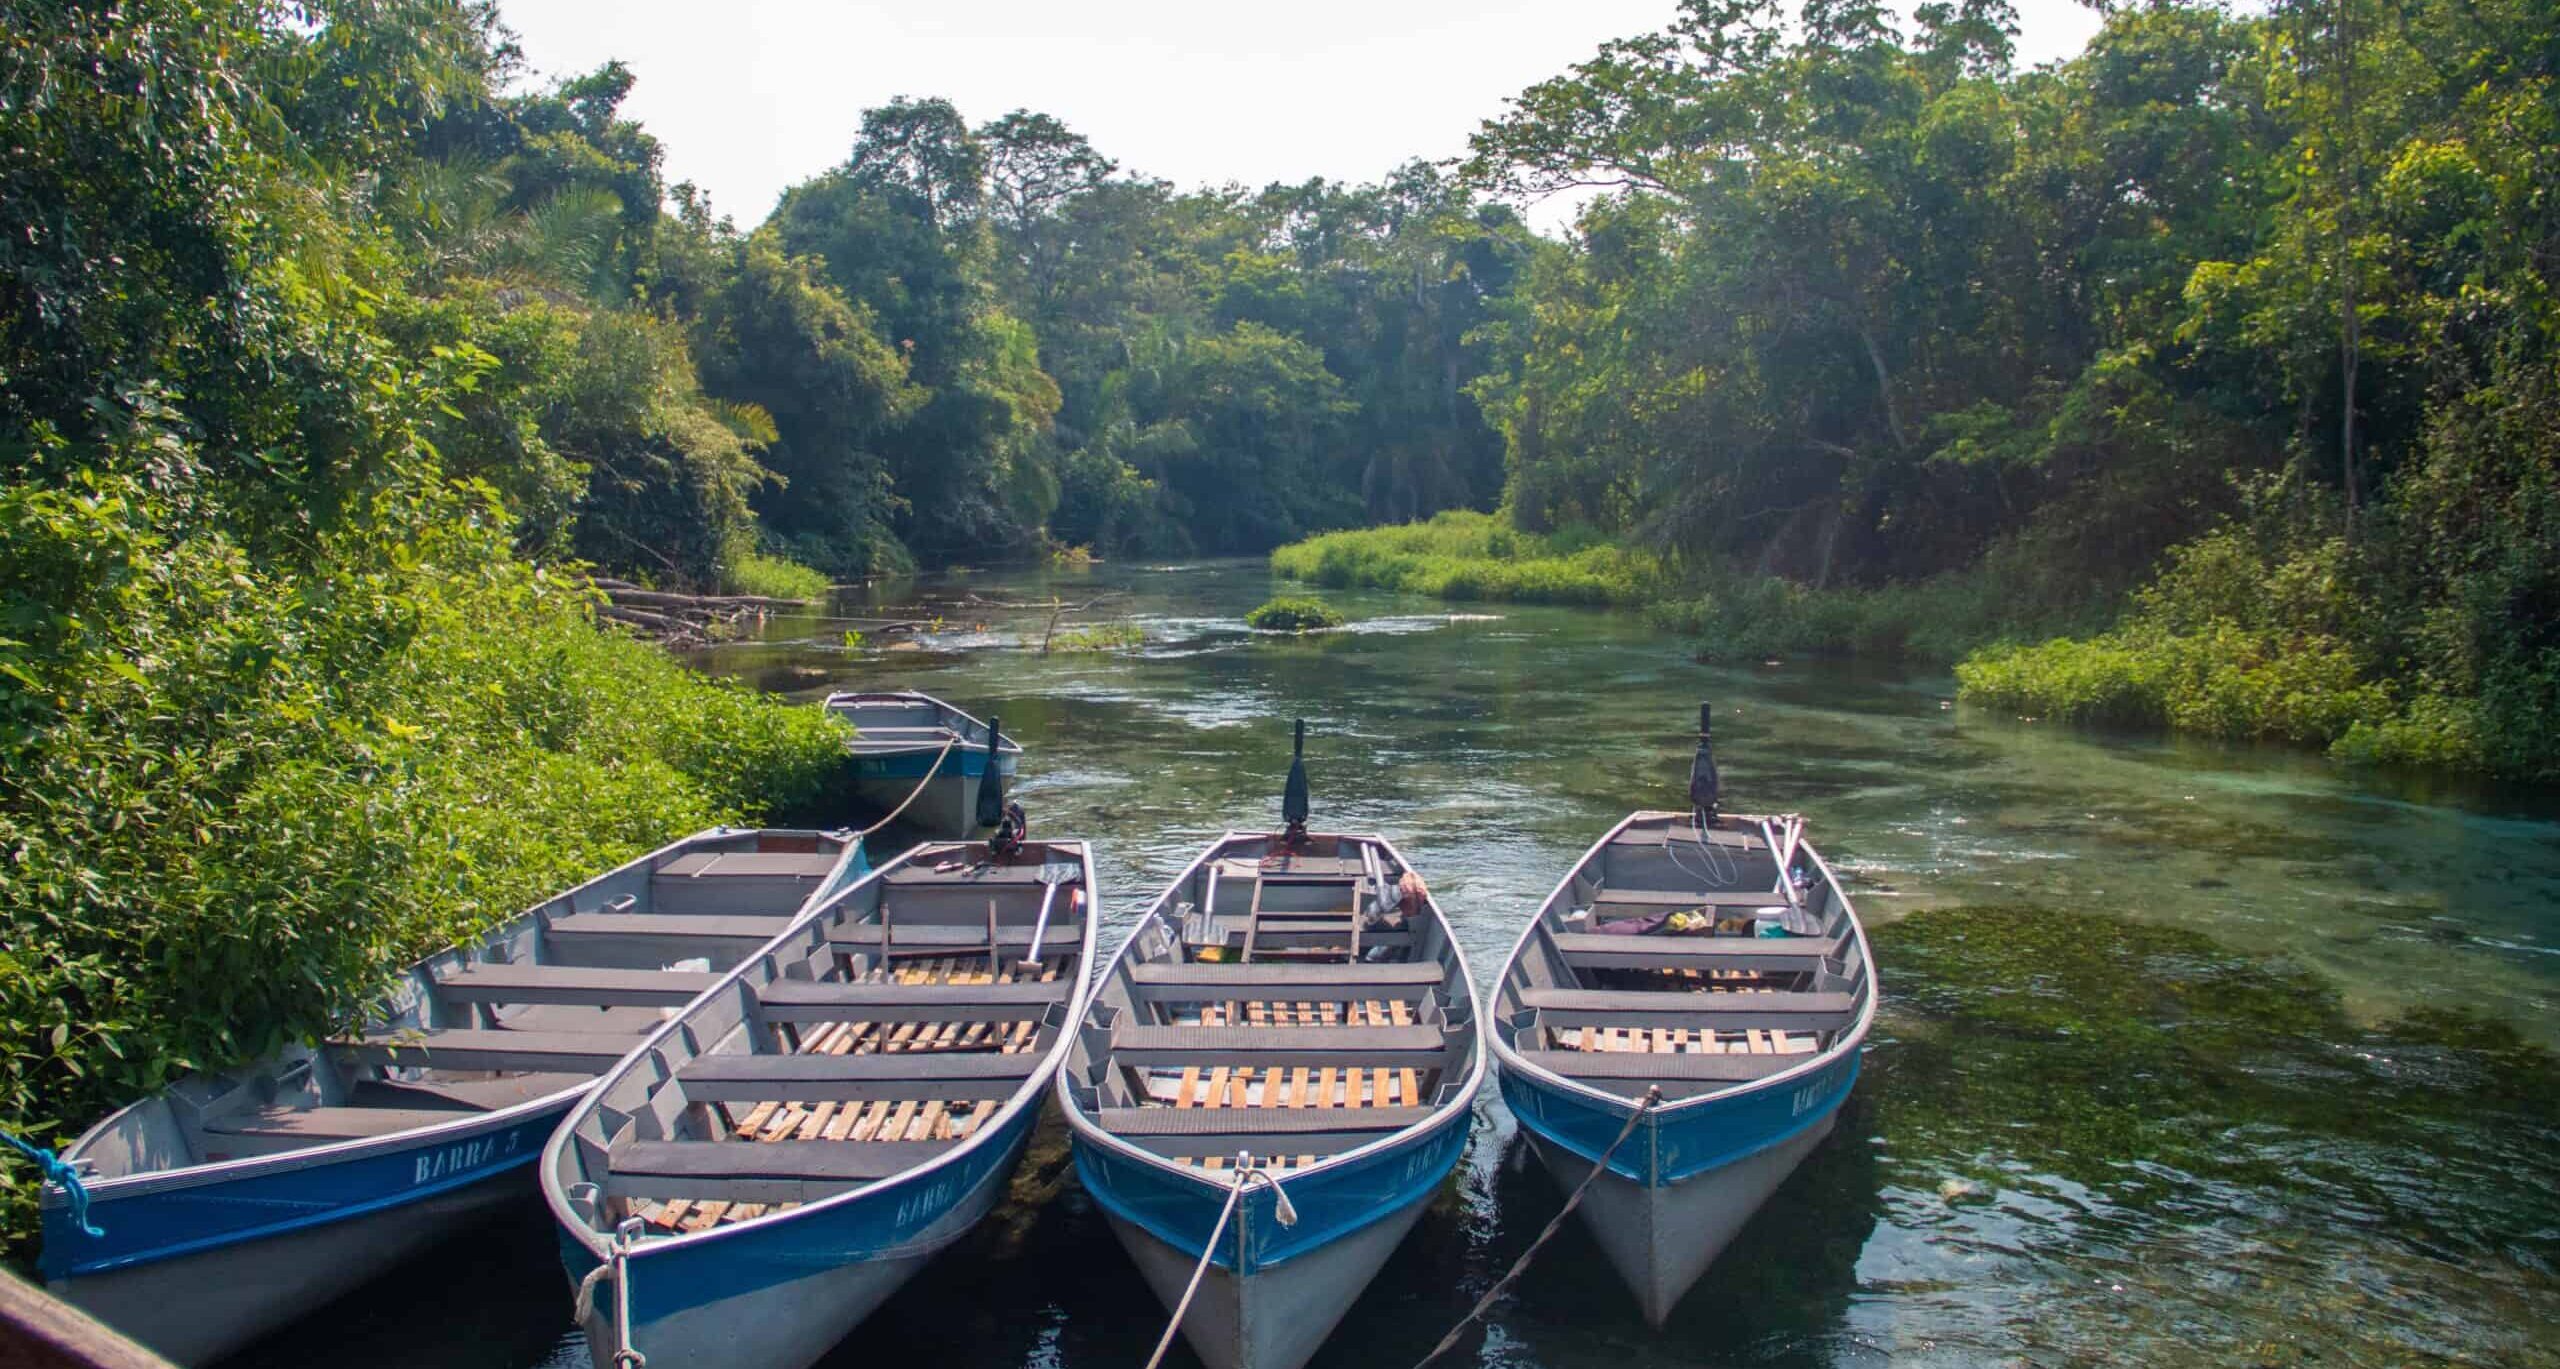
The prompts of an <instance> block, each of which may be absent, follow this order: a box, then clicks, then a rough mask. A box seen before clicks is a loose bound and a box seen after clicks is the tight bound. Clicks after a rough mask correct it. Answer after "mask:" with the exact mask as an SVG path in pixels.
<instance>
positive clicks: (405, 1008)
mask: <svg viewBox="0 0 2560 1369" xmlns="http://www.w3.org/2000/svg"><path fill="white" fill-rule="evenodd" d="M845 847H846V843H845V841H844V840H843V839H841V838H839V837H836V836H832V835H827V834H821V833H816V832H787V831H765V832H752V831H750V832H723V833H716V834H706V835H703V836H699V837H695V838H690V839H687V840H686V841H682V842H678V843H675V844H674V845H672V846H669V847H668V848H666V849H664V850H661V851H658V852H655V853H653V854H651V855H650V856H647V857H644V858H643V859H641V860H640V861H637V862H634V863H633V864H631V865H628V866H625V867H623V868H622V869H619V870H616V871H613V872H611V873H609V874H607V875H605V876H603V877H601V878H599V879H596V880H594V881H591V882H590V883H588V884H586V885H583V886H581V887H580V888H578V889H576V890H573V891H571V892H570V893H567V894H563V895H561V896H560V897H558V898H556V899H553V900H552V901H551V902H549V903H546V904H544V905H541V906H540V907H537V908H535V909H534V910H533V911H532V912H530V913H528V914H526V915H525V916H523V917H520V918H517V919H515V920H514V921H512V922H509V923H507V924H505V925H503V926H501V927H499V928H497V929H495V930H493V931H491V932H489V933H488V934H486V935H485V936H483V937H482V938H480V939H479V940H477V941H475V942H473V943H470V944H468V945H464V946H458V947H455V948H454V949H452V950H449V951H446V952H444V953H442V954H440V955H437V956H435V957H432V958H430V959H428V960H426V961H424V962H421V963H420V964H419V965H418V966H417V967H415V968H414V969H413V970H412V971H411V972H410V973H409V975H408V976H406V977H405V978H404V979H403V980H402V981H401V982H400V984H399V986H398V987H397V989H396V990H395V992H394V994H393V996H392V998H391V1000H390V1001H389V1003H388V1004H387V1006H386V1007H385V1008H384V1010H383V1011H381V1012H380V1013H379V1014H377V1016H376V1017H375V1018H374V1019H373V1021H372V1022H371V1023H369V1024H368V1025H367V1027H366V1028H365V1029H364V1030H361V1031H358V1032H352V1033H349V1034H347V1035H344V1036H340V1037H337V1038H334V1039H331V1040H329V1041H327V1042H325V1043H323V1044H322V1046H321V1047H320V1049H319V1050H318V1051H316V1052H311V1053H303V1052H300V1051H297V1052H294V1053H292V1054H291V1055H289V1056H288V1057H287V1058H286V1059H285V1060H284V1061H283V1062H282V1063H281V1064H280V1066H279V1067H278V1068H276V1069H274V1070H273V1071H272V1072H268V1071H256V1072H251V1073H248V1074H244V1075H234V1076H199V1077H195V1078H191V1079H188V1080H185V1081H182V1082H181V1083H180V1084H179V1085H177V1086H174V1087H173V1088H172V1089H170V1090H169V1091H168V1092H167V1093H166V1094H164V1095H163V1098H164V1099H165V1107H164V1108H159V1109H151V1108H146V1109H143V1110H141V1111H140V1112H138V1113H136V1114H135V1115H134V1116H133V1117H132V1119H131V1120H132V1122H133V1124H134V1126H136V1127H137V1128H139V1129H140V1134H137V1135H134V1136H128V1137H124V1138H115V1137H101V1138H100V1140H101V1142H102V1144H100V1145H98V1146H96V1147H94V1148H93V1153H91V1154H89V1155H87V1156H86V1157H85V1158H89V1159H91V1160H92V1161H93V1162H94V1163H93V1171H94V1172H95V1173H96V1174H97V1175H98V1176H99V1177H101V1178H112V1177H116V1176H117V1175H118V1174H123V1173H135V1172H141V1171H142V1170H145V1169H160V1168H175V1167H179V1166H182V1165H186V1164H195V1163H212V1162H217V1161H224V1160H236V1159H246V1158H249V1157H252V1156H261V1155H273V1154H278V1153H283V1152H290V1151H296V1150H304V1149H308V1148H311V1147H313V1146H320V1145H329V1144H334V1143H337V1142H342V1141H353V1140H363V1139H367V1138H372V1137H380V1136H391V1135H397V1134H399V1133H402V1132H406V1131H412V1130H416V1129H418V1128H421V1127H426V1126H433V1125H437V1124H440V1123H445V1122H450V1121H453V1120H455V1118H456V1117H458V1116H463V1115H468V1114H472V1113H481V1112H492V1111H497V1110H500V1109H503V1108H508V1107H512V1106H514V1105H516V1104H519V1103H527V1102H532V1101H534V1100H536V1099H540V1098H544V1097H547V1096H550V1095H553V1094H556V1093H559V1092H561V1091H562V1090H564V1089H571V1088H576V1087H579V1086H581V1085H582V1084H584V1083H586V1082H587V1081H589V1080H592V1079H594V1078H596V1077H597V1076H599V1075H602V1074H603V1073H604V1072H605V1071H606V1070H608V1069H611V1068H612V1067H613V1065H614V1064H615V1062H617V1061H619V1060H620V1059H621V1058H622V1056H623V1055H624V1054H625V1053H626V1052H628V1051H629V1050H630V1049H631V1048H632V1046H633V1045H634V1044H636V1042H637V1040H638V1038H639V1037H641V1036H643V1035H645V1034H646V1033H648V1032H650V1031H652V1030H655V1029H656V1028H657V1027H658V1026H659V1025H660V1024H662V1023H663V1022H664V1021H665V1020H666V1018H667V1016H668V1015H669V1014H670V1013H672V1012H674V1011H675V1010H676V1009H679V1008H681V1007H683V1006H684V1005H685V1004H686V1003H688V1002H690V1001H691V1000H692V999H693V998H694V996H695V995H697V994H699V993H701V992H702V991H703V990H705V989H708V988H710V987H711V985H712V984H713V983H714V982H715V981H716V980H717V978H718V976H717V974H716V973H715V971H717V970H724V969H726V968H728V967H729V966H731V965H734V964H736V963H737V962H738V961H739V960H740V959H742V958H744V957H745V956H746V955H747V954H749V953H751V952H752V951H754V950H755V949H756V948H757V947H759V946H761V945H763V944H764V943H765V942H766V941H769V940H771V939H772V938H773V937H775V936H777V935H779V934H780V933H781V932H782V930H783V929H784V928H785V927H787V926H789V925H790V921H791V918H792V916H793V915H794V914H795V913H796V912H797V911H798V910H799V909H800V907H801V906H802V904H803V903H805V902H806V901H807V900H808V899H809V898H810V896H811V895H812V894H814V893H815V892H817V890H818V889H819V888H820V886H821V885H822V884H823V883H824V882H825V881H826V880H827V878H828V877H829V875H830V874H831V873H833V872H834V871H835V870H836V868H837V865H838V860H839V857H840V856H841V855H842V854H843V853H844V850H845ZM146 1157H151V1158H152V1159H155V1160H156V1162H147V1161H146Z"/></svg>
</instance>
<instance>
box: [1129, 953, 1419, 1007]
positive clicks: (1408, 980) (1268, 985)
mask: <svg viewBox="0 0 2560 1369" xmlns="http://www.w3.org/2000/svg"><path fill="white" fill-rule="evenodd" d="M1447 977H1448V971H1447V970H1446V969H1445V968H1443V967H1442V966H1440V965H1437V964H1434V963H1432V962H1430V961H1422V962H1419V963H1403V962H1398V963H1391V964H1383V965H1378V964H1360V965H1305V964H1295V965H1293V964H1285V963H1281V964H1274V963H1267V962H1266V963H1255V964H1233V965H1230V964H1226V963H1224V962H1215V961H1213V962H1194V963H1191V964H1184V965H1174V964H1146V965H1132V966H1130V967H1129V989H1130V996H1131V997H1132V998H1134V999H1136V1000H1137V1001H1138V1002H1141V1003H1201V1002H1230V1001H1234V1002H1242V1001H1249V1000H1272V1001H1280V1002H1308V1003H1351V1002H1366V1001H1369V1000H1372V999H1394V1000H1399V1001H1403V1002H1408V1003H1410V1002H1417V1001H1420V1000H1422V999H1425V998H1429V997H1430V996H1431V994H1432V993H1433V991H1435V990H1437V989H1438V988H1439V987H1440V986H1441V984H1442V982H1443V981H1444V980H1446V979H1447Z"/></svg>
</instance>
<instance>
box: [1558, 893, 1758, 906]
mask: <svg viewBox="0 0 2560 1369" xmlns="http://www.w3.org/2000/svg"><path fill="white" fill-rule="evenodd" d="M1591 902H1592V903H1593V904H1594V905H1595V906H1600V907H1609V906H1617V907H1628V906H1644V907H1660V908H1783V907H1785V906H1787V896H1786V895H1785V894H1782V893H1779V892H1778V891H1776V890H1775V889H1710V890H1703V891H1700V890H1690V889H1602V890H1601V891H1600V892H1598V893H1596V894H1593V895H1592V896H1591Z"/></svg>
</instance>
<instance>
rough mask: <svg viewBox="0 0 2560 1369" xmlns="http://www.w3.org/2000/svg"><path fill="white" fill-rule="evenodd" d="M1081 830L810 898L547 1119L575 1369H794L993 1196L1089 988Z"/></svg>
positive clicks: (904, 859) (548, 1180)
mask: <svg viewBox="0 0 2560 1369" xmlns="http://www.w3.org/2000/svg"><path fill="white" fill-rule="evenodd" d="M1097 908H1098V899H1097V897H1096V893H1095V884H1094V875H1093V863H1092V857H1091V854H1090V852H1089V851H1088V850H1087V848H1086V846H1085V844H1084V843H1082V842H1077V841H1053V842H1045V843H1042V842H1030V843H1013V842H1008V843H1005V844H1003V845H991V844H990V843H987V842H934V843H926V844H924V845H920V846H917V847H915V848H913V849H911V850H909V851H908V852H907V853H906V854H904V855H902V856H899V857H898V858H897V859H895V860H892V861H890V862H888V863H887V864H885V865H883V866H881V867H880V868H879V869H878V870H876V871H874V872H873V873H872V874H871V875H870V876H869V877H868V878H866V879H864V880H862V881H860V882H859V883H856V884H854V885H852V886H851V887H849V888H847V889H845V890H843V891H841V892H839V893H837V894H836V895H834V896H833V897H832V898H830V899H828V900H827V901H825V902H824V903H822V904H820V905H817V906H816V907H813V908H812V909H811V910H810V912H809V913H808V915H807V916H806V917H804V918H803V919H802V920H801V921H800V922H799V923H798V924H797V925H795V926H794V927H793V928H792V929H791V930H790V931H788V932H786V933H784V934H783V935H782V936H781V937H780V938H779V939H777V940H776V941H774V942H773V943H772V944H771V945H770V946H767V947H766V948H765V949H764V950H762V951H761V952H759V953H757V954H756V955H755V956H754V957H753V958H751V959H749V960H748V961H747V962H746V963H744V964H742V965H740V966H739V967H738V968H737V969H736V970H734V971H732V972H731V973H730V974H729V975H728V976H726V977H725V978H724V979H722V980H721V981H720V983H719V984H718V986H717V987H715V988H714V989H712V990H711V991H710V992H709V993H707V994H705V995H704V996H703V997H702V998H701V999H699V1000H697V1001H696V1002H695V1003H694V1004H693V1006H692V1007H690V1008H689V1009H687V1010H686V1011H685V1012H684V1013H683V1014H682V1015H681V1016H679V1017H678V1018H677V1019H676V1020H674V1021H672V1022H670V1023H668V1024H667V1025H666V1027H665V1028H664V1029H663V1030H661V1031H660V1032H659V1033H658V1034H657V1035H656V1036H655V1037H653V1038H652V1039H650V1040H649V1041H648V1042H647V1043H646V1044H644V1045H643V1046H641V1047H640V1048H639V1049H638V1050H637V1051H635V1052H634V1053H633V1054H632V1055H631V1057H630V1058H629V1059H627V1060H625V1061H624V1062H623V1063H622V1064H621V1065H620V1066H619V1067H618V1068H616V1069H615V1070H614V1071H613V1073H612V1074H610V1075H609V1076H608V1077H607V1078H606V1079H605V1080H604V1082H603V1083H602V1084H601V1085H600V1086H599V1087H598V1088H597V1089H596V1091H595V1092H594V1094H593V1095H592V1096H590V1097H589V1099H588V1100H587V1101H586V1102H585V1103H584V1104H582V1105H581V1106H580V1107H579V1108H578V1109H577V1111H575V1112H574V1113H573V1114H572V1115H571V1116H570V1117H569V1119H568V1120H567V1122H566V1123H565V1124H563V1125H562V1126H561V1128H560V1129H559V1130H558V1132H557V1133H555V1134H554V1135H553V1137H552V1139H551V1141H550V1144H549V1147H548V1148H547V1149H546V1150H545V1152H544V1154H543V1160H542V1178H543V1193H544V1197H545V1198H546V1200H547V1201H548V1202H549V1203H550V1205H551V1210H552V1213H553V1216H554V1217H555V1218H556V1219H557V1220H558V1223H559V1226H560V1230H561V1250H562V1257H563V1260H564V1262H565V1263H566V1264H567V1266H568V1270H569V1274H570V1277H571V1278H572V1279H573V1280H575V1281H576V1283H577V1287H578V1299H577V1315H578V1320H579V1323H580V1325H581V1327H582V1328H583V1329H584V1330H585V1332H586V1335H587V1339H588V1344H589V1346H590V1348H591V1351H592V1354H593V1358H594V1361H595V1363H597V1364H599V1365H608V1364H615V1363H622V1362H627V1356H628V1355H629V1354H630V1353H634V1352H636V1353H637V1354H639V1355H645V1356H646V1357H647V1358H648V1359H649V1360H650V1361H651V1362H653V1363H658V1364H711V1363H735V1364H752V1365H755V1366H757V1369H796V1366H800V1365H805V1364H807V1363H809V1362H810V1361H812V1360H815V1359H816V1358H818V1357H819V1356H820V1355H822V1354H824V1353H826V1351H827V1350H828V1349H829V1348H830V1347H832V1346H834V1345H835V1344H836V1343H837V1342H838V1341H840V1340H842V1339H843V1338H844V1337H845V1336H846V1334H847V1333H849V1332H851V1331H852V1330H853V1328H854V1327H855V1326H856V1325H857V1324H859V1323H860V1322H861V1321H862V1319H863V1318H864V1317H865V1316H867V1315H869V1313H870V1312H871V1310H872V1309H873V1308H875V1307H877V1306H878V1305H879V1304H880V1303H881V1302H882V1301H883V1300H885V1299H886V1298H888V1297H889V1296H890V1295H891V1294H892V1293H894V1292H896V1291H897V1289H898V1287H899V1286H900V1285H901V1284H903V1283H905V1282H906V1280H907V1279H908V1278H909V1277H911V1276H912V1275H913V1274H914V1273H915V1272H916V1271H917V1270H918V1269H920V1268H922V1267H923V1265H924V1263H925V1261H927V1260H929V1259H930V1258H932V1256H933V1255H934V1254H935V1253H936V1252H937V1251H939V1250H941V1249H942V1248H944V1247H946V1246H948V1245H950V1244H951V1243H952V1242H954V1241H956V1240H958V1239H959V1238H960V1237H961V1236H963V1235H965V1234H966V1233H967V1232H968V1230H969V1229H970V1228H971V1227H972V1226H974V1225H975V1224H976V1223H977V1222H978V1220H979V1219H980V1218H981V1217H983V1216H985V1215H986V1213H987V1212H988V1210H989V1209H991V1208H992V1207H993V1206H994V1205H995V1203H996V1201H997V1200H998V1199H999V1198H1000V1197H1001V1196H1002V1195H1003V1193H1004V1190H1005V1186H1006V1183H1007V1182H1008V1180H1009V1178H1010V1176H1011V1175H1012V1172H1013V1170H1014V1167H1015V1165H1016V1164H1017V1163H1018V1162H1019V1160H1020V1159H1021V1156H1022V1151H1023V1144H1024V1141H1025V1140H1026V1139H1027V1137H1028V1136H1029V1134H1030V1131H1031V1127H1032V1124H1033V1123H1034V1122H1035V1121H1036V1120H1037V1118H1038V1116H1039V1112H1040V1107H1041V1104H1042V1102H1043V1101H1044V1099H1045V1098H1046V1096H1047V1090H1048V1087H1049V1080H1050V1077H1051V1076H1052V1075H1053V1074H1055V1073H1056V1071H1057V1068H1058V1064H1059V1061H1060V1059H1061V1058H1062V1057H1063V1055H1064V1053H1065V1046H1066V1041H1067V1037H1068V1028H1069V1026H1070V1024H1071V1023H1072V1022H1073V1021H1074V1020H1075V1018H1076V1015H1077V1013H1078V1012H1079V1011H1080V1009H1081V1006H1082V998H1083V995H1084V992H1085V989H1086V987H1087V986H1088V984H1089V983H1090V978H1091V965H1092V960H1093V935H1094V922H1095V916H1096V911H1097Z"/></svg>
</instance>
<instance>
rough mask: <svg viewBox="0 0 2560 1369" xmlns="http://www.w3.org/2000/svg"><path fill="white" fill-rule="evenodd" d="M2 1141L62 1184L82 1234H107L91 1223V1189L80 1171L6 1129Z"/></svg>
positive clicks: (50, 1177)
mask: <svg viewBox="0 0 2560 1369" xmlns="http://www.w3.org/2000/svg"><path fill="white" fill-rule="evenodd" d="M0 1141H6V1142H8V1143H9V1148H10V1149H12V1150H14V1151H16V1152H18V1153H19V1154H20V1155H24V1156H26V1157H27V1158H28V1159H30V1160H33V1161H35V1162H36V1163H37V1164H38V1165H41V1166H43V1168H44V1177H45V1178H46V1179H47V1180H49V1181H51V1182H53V1183H57V1184H60V1185H62V1191H63V1192H64V1193H65V1194H68V1195H69V1196H70V1198H71V1224H72V1225H73V1226H76V1227H78V1228H80V1230H81V1233H82V1234H84V1235H89V1236H104V1235H106V1234H107V1233H106V1232H104V1231H101V1230H99V1229H98V1228H97V1227H94V1226H91V1225H89V1190H88V1188H87V1186H86V1185H84V1184H82V1183H81V1182H80V1171H78V1170H76V1169H73V1168H72V1167H71V1166H69V1165H67V1164H64V1163H63V1162H62V1159H61V1157H60V1156H57V1155H55V1154H54V1153H53V1152H52V1151H49V1150H46V1149H45V1148H44V1147H42V1146H31V1145H28V1144H27V1143H26V1142H24V1141H21V1140H19V1139H18V1138H17V1137H15V1136H12V1135H10V1134H9V1133H7V1132H5V1131H0Z"/></svg>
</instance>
